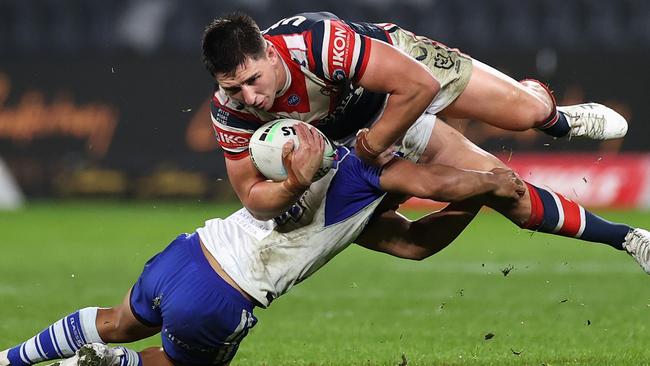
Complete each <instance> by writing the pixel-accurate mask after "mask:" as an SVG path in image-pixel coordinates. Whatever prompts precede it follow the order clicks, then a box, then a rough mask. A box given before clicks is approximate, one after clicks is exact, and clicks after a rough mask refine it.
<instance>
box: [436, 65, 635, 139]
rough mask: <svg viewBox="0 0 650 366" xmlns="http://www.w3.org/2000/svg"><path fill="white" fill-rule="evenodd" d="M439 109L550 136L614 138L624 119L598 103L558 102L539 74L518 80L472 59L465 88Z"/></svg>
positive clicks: (621, 132) (621, 130) (620, 132)
mask: <svg viewBox="0 0 650 366" xmlns="http://www.w3.org/2000/svg"><path fill="white" fill-rule="evenodd" d="M442 115H445V116H449V117H457V118H471V119H475V120H479V121H483V122H486V123H489V124H491V125H493V126H496V127H500V128H504V129H507V130H513V131H523V130H527V129H530V128H537V129H539V130H541V131H543V132H545V133H547V134H549V135H551V136H554V137H562V136H567V135H569V134H571V135H572V136H585V137H589V138H593V139H599V140H602V139H612V138H619V137H623V136H625V134H626V133H627V121H626V120H625V118H623V116H621V115H620V114H618V113H617V112H615V111H614V110H612V109H610V108H608V107H606V106H603V105H600V104H596V103H587V104H580V105H575V106H566V107H556V104H555V98H554V97H553V95H552V93H551V91H550V90H549V89H548V88H547V87H546V86H545V85H543V84H542V83H541V82H539V81H537V80H530V79H529V80H523V81H521V82H517V81H515V80H514V79H512V78H511V77H509V76H508V75H506V74H504V73H502V72H500V71H498V70H496V69H494V68H492V67H490V66H488V65H486V64H484V63H482V62H479V61H477V60H473V68H472V75H471V77H470V80H469V83H468V84H467V86H466V87H465V89H464V90H463V92H462V93H461V94H460V95H459V96H458V97H457V98H456V99H455V100H454V102H452V103H451V104H450V105H449V106H448V107H447V108H445V109H444V110H443V111H442Z"/></svg>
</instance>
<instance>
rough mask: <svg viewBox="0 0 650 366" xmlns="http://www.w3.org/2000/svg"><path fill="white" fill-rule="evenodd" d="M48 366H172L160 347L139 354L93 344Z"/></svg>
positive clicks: (119, 348)
mask: <svg viewBox="0 0 650 366" xmlns="http://www.w3.org/2000/svg"><path fill="white" fill-rule="evenodd" d="M48 366H174V363H173V362H172V361H171V360H170V359H169V357H167V355H166V354H165V351H164V350H163V349H162V348H161V347H149V348H145V349H144V350H142V351H140V352H135V351H132V350H129V349H127V348H125V347H121V346H120V347H110V346H107V345H105V344H100V343H93V344H87V345H84V346H83V347H81V349H79V350H78V351H77V354H76V355H74V356H72V357H69V358H67V359H65V360H61V361H57V362H55V363H53V364H50V365H48Z"/></svg>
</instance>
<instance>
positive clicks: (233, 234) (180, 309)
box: [0, 125, 523, 366]
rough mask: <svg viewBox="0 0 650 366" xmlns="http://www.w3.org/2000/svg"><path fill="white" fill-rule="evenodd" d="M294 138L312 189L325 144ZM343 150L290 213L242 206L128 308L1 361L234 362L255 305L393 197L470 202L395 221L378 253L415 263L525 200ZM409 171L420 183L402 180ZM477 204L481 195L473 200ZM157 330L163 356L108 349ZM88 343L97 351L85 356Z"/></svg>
mask: <svg viewBox="0 0 650 366" xmlns="http://www.w3.org/2000/svg"><path fill="white" fill-rule="evenodd" d="M296 131H297V134H298V138H299V141H300V146H299V148H297V149H296V150H295V152H293V153H289V151H290V149H291V148H292V146H289V145H288V147H287V151H286V153H287V158H288V159H290V162H289V161H288V163H287V166H288V169H287V170H288V172H289V178H288V179H293V180H296V181H298V182H300V183H301V184H302V182H301V181H302V180H305V179H306V180H309V181H311V179H312V177H313V176H314V174H315V173H316V171H317V170H318V169H319V167H320V162H321V161H322V157H323V152H324V141H323V139H322V136H321V135H320V134H319V133H317V132H315V131H316V129H314V128H310V129H307V127H306V125H299V126H297V127H296ZM310 146H311V147H312V148H308V147H310ZM314 146H315V147H316V148H315V149H314V148H313V147H314ZM337 154H338V158H337V163H336V166H335V167H334V168H333V169H331V170H330V172H329V173H328V174H327V175H326V176H325V177H323V178H322V179H320V180H319V181H317V182H315V183H314V184H311V185H310V188H309V189H308V190H307V191H306V192H305V194H303V195H302V196H301V198H300V200H299V201H298V202H297V203H296V204H295V205H294V206H293V207H291V209H289V210H288V211H287V212H286V213H284V214H283V215H282V216H280V217H278V218H276V219H275V220H269V221H258V220H256V219H255V218H253V217H252V216H251V215H250V213H249V212H248V211H247V210H246V209H245V208H242V209H241V210H239V211H237V212H235V213H234V214H232V215H230V216H229V217H227V218H225V219H214V220H209V221H207V222H206V223H205V226H203V227H201V228H199V229H197V230H196V232H195V233H193V234H182V235H180V236H179V237H178V238H176V240H174V241H173V242H172V243H171V244H170V245H169V246H168V247H167V248H166V249H164V250H163V251H162V252H161V253H159V254H157V255H155V256H154V257H153V258H152V259H151V260H149V261H148V262H147V264H146V265H145V268H144V270H143V272H142V274H141V275H140V278H139V279H138V280H137V282H136V283H135V285H134V286H133V287H132V288H131V289H130V290H129V291H128V293H127V295H126V296H125V298H124V300H123V302H122V303H121V304H120V305H118V306H115V307H112V308H97V307H90V308H84V309H80V310H78V311H76V312H74V313H72V314H70V315H68V316H66V317H65V318H63V319H61V320H59V321H57V322H55V323H54V324H52V325H51V326H49V327H48V328H46V329H45V330H43V331H42V332H41V333H39V334H37V335H36V336H34V337H33V338H31V339H29V340H27V341H25V342H24V343H22V344H20V345H17V346H15V347H13V348H11V349H8V350H5V351H3V352H0V365H1V366H7V365H11V366H20V365H33V364H35V363H38V362H41V361H44V360H51V359H56V358H62V357H71V356H72V358H70V359H67V360H64V361H62V362H61V365H62V366H63V365H84V366H102V365H106V366H108V365H124V366H126V365H130V366H131V365H172V364H179V365H222V364H228V363H229V362H230V360H231V359H232V358H233V357H234V355H235V352H236V351H237V348H238V346H239V343H240V341H241V340H242V339H243V338H244V337H245V336H246V334H247V333H248V330H249V329H250V328H251V327H253V326H254V325H255V324H256V322H257V319H256V318H255V316H254V315H253V308H254V307H255V306H258V307H263V308H265V307H268V306H269V305H270V304H271V302H272V301H273V300H274V299H276V298H277V297H278V296H280V295H282V294H284V293H285V292H286V291H288V290H289V289H291V288H292V287H293V286H294V285H296V284H298V283H300V282H302V281H303V280H304V279H306V278H307V277H309V276H310V275H311V274H313V273H314V272H315V271H316V270H318V269H319V268H320V267H321V266H323V265H324V264H325V263H327V262H328V261H329V260H330V259H331V258H332V257H334V256H335V255H336V254H338V253H339V252H340V251H341V250H343V249H345V248H346V247H347V246H348V245H349V244H350V243H351V242H352V241H354V240H355V239H356V238H357V237H358V236H359V233H360V232H361V231H362V230H363V228H364V226H365V225H366V223H367V222H368V220H369V219H370V217H371V215H372V214H373V212H374V211H375V209H376V208H377V206H378V205H379V203H380V201H381V200H382V197H383V196H384V191H383V190H385V189H391V190H392V187H396V186H398V185H399V186H400V187H402V188H401V189H399V190H397V189H396V190H395V192H397V193H408V194H410V195H421V196H422V197H429V198H435V199H438V200H441V199H442V200H449V201H463V202H459V203H456V204H452V205H450V206H449V207H448V208H446V209H445V210H443V211H441V212H439V213H435V214H432V215H428V216H425V217H424V218H422V219H420V220H418V221H416V222H413V223H411V222H408V221H406V220H405V219H404V218H402V217H400V216H397V215H396V214H393V215H390V216H387V219H386V220H387V221H386V222H388V223H390V224H391V225H393V226H394V224H395V223H396V222H398V221H400V222H401V223H402V226H401V228H394V232H393V233H392V235H398V234H400V233H401V235H400V236H401V237H402V239H400V242H396V243H394V245H386V244H387V242H386V241H385V240H384V241H382V242H381V243H382V245H384V247H383V248H379V247H378V248H377V250H381V251H384V252H388V253H391V254H393V255H396V256H400V257H405V258H409V257H412V256H421V255H422V254H423V251H422V250H423V248H426V250H427V251H428V252H429V253H431V254H433V253H434V252H436V251H438V250H440V249H442V248H443V247H444V246H446V245H447V244H449V243H450V242H451V241H452V240H453V239H454V238H455V237H456V236H457V235H458V234H459V233H460V232H461V231H462V230H463V229H464V227H465V226H466V225H467V224H468V223H469V222H470V221H471V219H472V218H473V217H474V215H475V214H476V213H477V212H478V209H479V208H480V206H481V203H480V202H479V201H480V200H487V199H488V198H490V199H495V200H497V201H500V200H504V201H514V200H515V199H517V197H519V196H520V195H521V194H522V193H523V185H522V183H521V181H519V180H518V179H517V177H516V175H515V174H514V173H513V172H511V171H509V170H505V169H501V170H496V171H495V172H474V171H463V170H459V169H454V168H449V167H444V166H440V167H437V168H436V169H433V170H432V169H425V168H424V167H423V166H420V165H416V164H413V163H410V162H407V161H399V162H396V163H394V164H389V165H388V166H386V167H385V168H383V169H382V168H378V167H375V166H370V165H368V164H365V163H363V162H361V160H359V159H358V158H357V157H356V156H355V155H354V154H353V153H352V152H351V151H350V150H349V149H347V148H346V147H339V148H338V149H337ZM434 170H435V171H436V173H435V174H436V175H435V176H434V175H433V174H432V173H431V172H432V171H434ZM410 174H414V175H415V176H417V178H418V179H415V180H409V181H408V182H407V183H403V182H401V181H402V180H403V179H402V177H403V176H405V175H406V176H409V175H410ZM426 181H429V182H428V184H423V183H424V182H426ZM472 197H474V198H475V200H472V201H469V200H468V199H469V198H472ZM383 220H384V219H383V218H382V216H380V217H378V218H377V221H378V222H379V223H381V222H383ZM380 227H381V225H380ZM366 245H367V246H368V247H369V248H373V245H372V244H370V243H368V244H366ZM159 332H160V333H161V338H162V349H161V348H160V347H152V348H148V349H146V350H144V351H142V352H135V351H134V350H131V349H128V348H125V347H118V348H111V347H107V346H103V345H102V343H104V342H106V343H125V342H132V341H136V340H139V339H143V338H146V337H149V336H151V335H154V334H156V333H159ZM86 344H93V345H92V346H89V347H86V348H83V349H82V348H81V347H82V346H84V345H86ZM80 349H82V351H80V353H79V354H78V355H76V356H73V355H75V352H76V351H78V350H80ZM99 359H101V360H99Z"/></svg>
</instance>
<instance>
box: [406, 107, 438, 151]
mask: <svg viewBox="0 0 650 366" xmlns="http://www.w3.org/2000/svg"><path fill="white" fill-rule="evenodd" d="M435 125H436V115H435V114H430V113H427V112H425V113H424V114H422V115H421V116H420V118H418V119H417V120H416V121H415V123H413V125H412V126H411V127H410V128H409V129H408V130H407V131H406V134H405V135H404V138H403V139H402V141H401V142H400V144H399V145H398V146H399V148H398V150H397V151H398V152H400V153H402V154H404V158H406V159H409V160H411V161H413V162H416V163H417V161H418V160H420V157H421V156H422V154H423V153H424V150H425V149H426V148H427V144H428V143H429V140H430V139H431V133H432V132H433V127H434V126H435Z"/></svg>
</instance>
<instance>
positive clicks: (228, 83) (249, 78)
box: [217, 45, 284, 111]
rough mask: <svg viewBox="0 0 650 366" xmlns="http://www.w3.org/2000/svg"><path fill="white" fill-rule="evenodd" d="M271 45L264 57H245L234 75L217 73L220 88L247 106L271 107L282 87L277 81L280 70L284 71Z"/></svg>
mask: <svg viewBox="0 0 650 366" xmlns="http://www.w3.org/2000/svg"><path fill="white" fill-rule="evenodd" d="M272 47H273V46H270V45H269V46H268V47H267V50H266V51H265V55H264V57H262V58H260V59H258V60H254V59H252V58H249V59H247V60H246V62H245V63H244V64H243V65H240V66H239V67H237V70H235V75H234V76H233V75H231V76H228V75H225V74H217V82H218V83H219V86H220V87H221V89H223V90H224V91H225V92H226V94H228V95H229V96H230V97H231V98H233V99H235V100H237V101H240V102H242V103H244V104H245V105H247V106H251V107H254V108H259V109H263V110H265V111H268V110H269V109H271V107H272V106H273V102H274V100H275V95H276V92H277V91H278V90H279V89H281V87H282V86H281V85H280V82H279V80H280V79H281V75H280V72H284V69H283V68H282V66H281V65H280V64H279V62H281V61H280V60H279V56H278V55H277V53H275V50H274V49H273V48H272ZM278 66H279V67H278Z"/></svg>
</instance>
